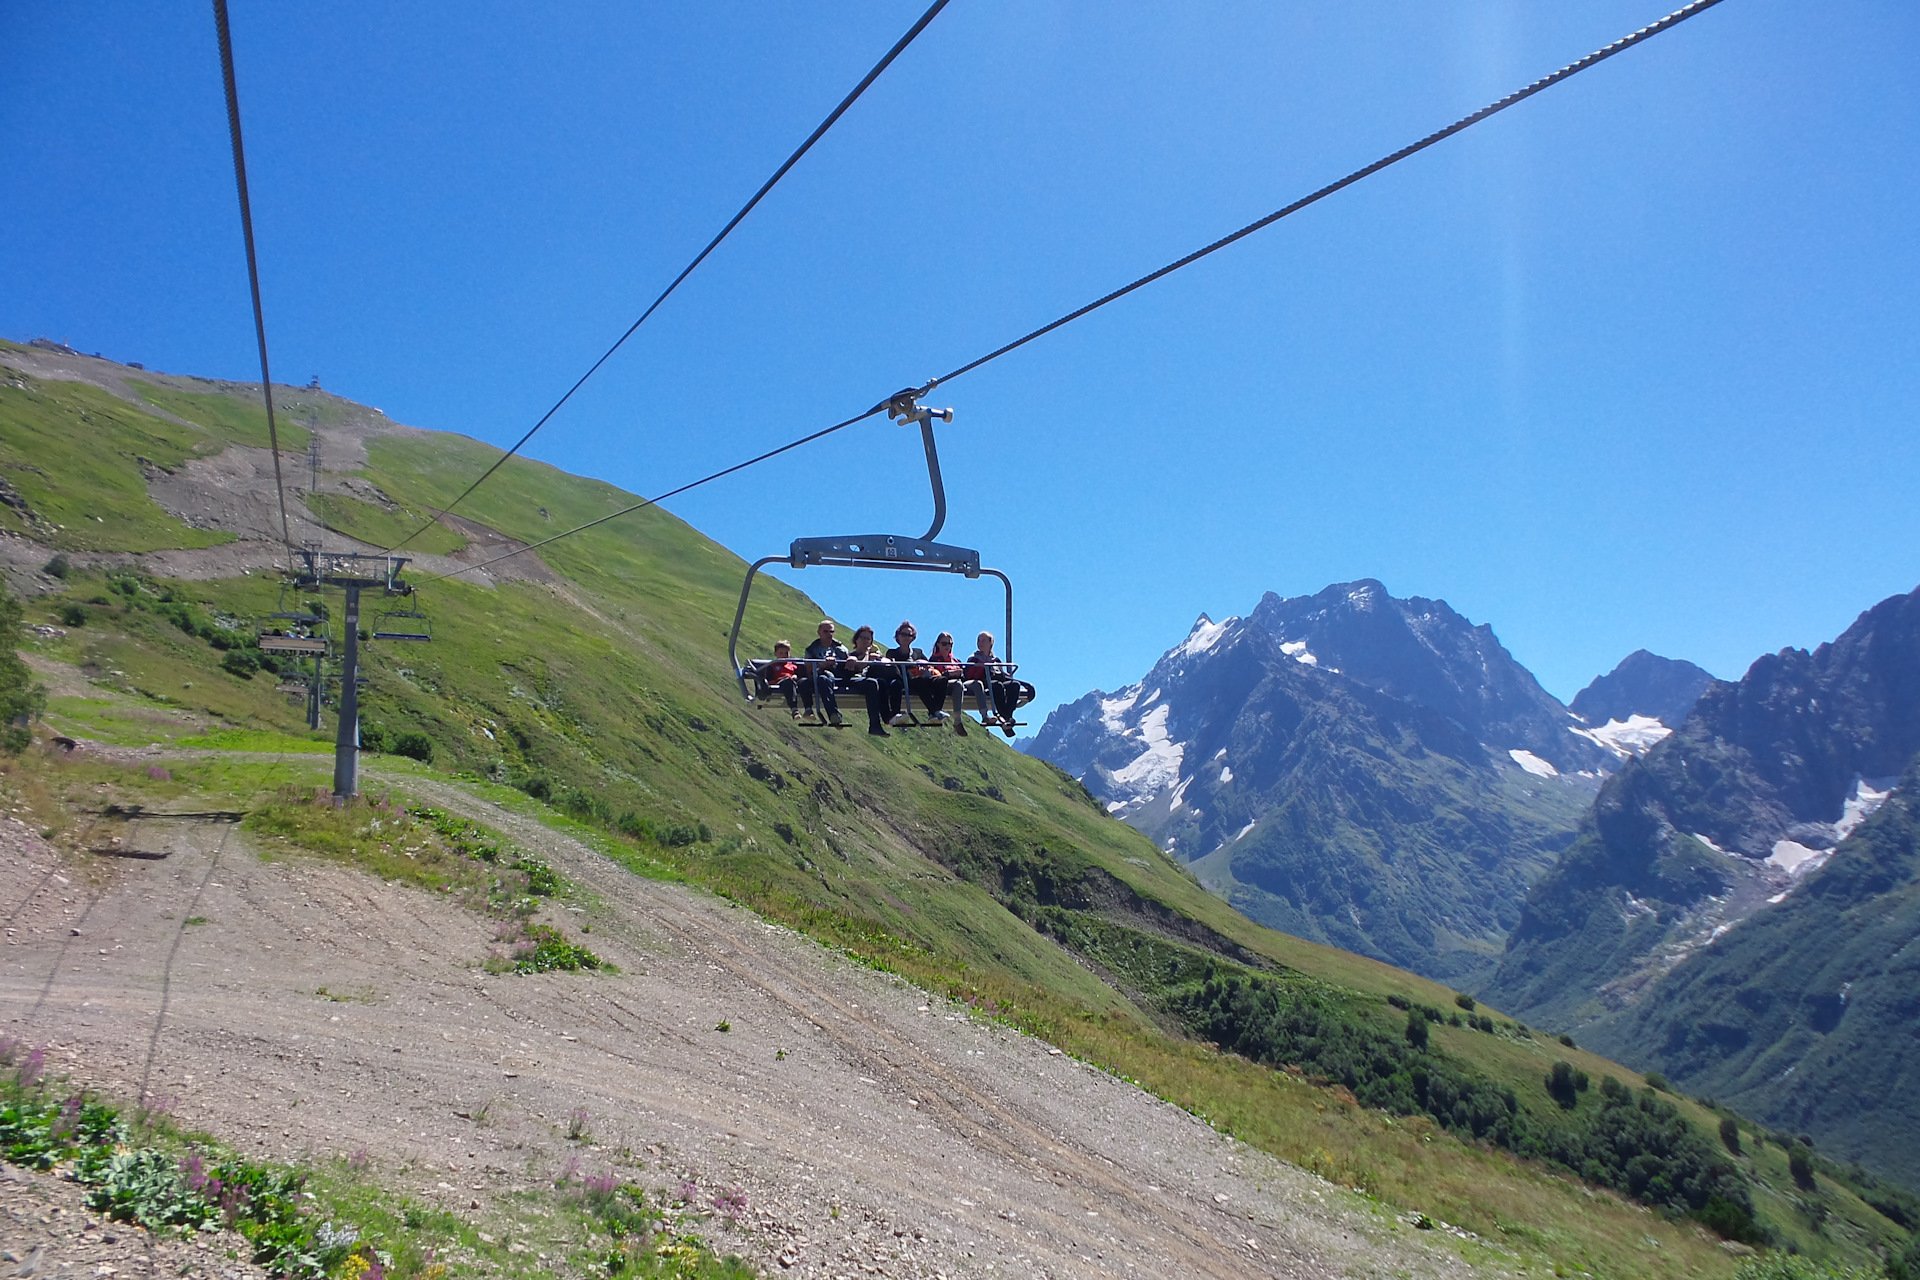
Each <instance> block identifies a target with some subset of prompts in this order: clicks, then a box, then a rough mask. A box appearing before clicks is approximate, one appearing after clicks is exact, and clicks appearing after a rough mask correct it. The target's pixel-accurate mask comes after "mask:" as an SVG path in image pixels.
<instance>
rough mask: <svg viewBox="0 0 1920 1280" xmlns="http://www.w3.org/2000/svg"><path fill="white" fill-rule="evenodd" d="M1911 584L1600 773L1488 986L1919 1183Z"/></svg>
mask: <svg viewBox="0 0 1920 1280" xmlns="http://www.w3.org/2000/svg"><path fill="white" fill-rule="evenodd" d="M1916 768H1920V591H1916V592H1914V593H1911V594H1908V595H1903V596H1895V597H1892V598H1890V599H1888V600H1885V601H1882V602H1881V603H1880V604H1878V605H1876V606H1874V607H1873V608H1871V609H1869V610H1867V611H1866V612H1865V613H1863V614H1861V615H1860V617H1859V619H1858V620H1857V621H1855V622H1854V624H1853V625H1852V626H1850V627H1849V628H1848V629H1847V630H1846V632H1845V633H1843V634H1842V635H1841V636H1839V637H1838V638H1837V639H1835V640H1834V641H1832V642H1831V643H1828V644H1823V645H1821V646H1819V647H1818V648H1817V649H1815V650H1813V651H1812V652H1808V651H1807V650H1804V649H1783V650H1781V651H1780V652H1778V653H1775V654H1770V655H1767V656H1765V657H1762V658H1761V659H1760V660H1759V661H1757V662H1755V663H1754V664H1753V667H1752V668H1751V669H1750V670H1749V671H1748V672H1747V674H1746V676H1745V677H1744V678H1742V679H1741V680H1740V681H1739V682H1737V683H1717V684H1714V685H1712V686H1711V687H1709V688H1708V689H1707V690H1706V692H1705V693H1704V694H1703V695H1702V696H1701V697H1700V699H1699V701H1698V703H1697V704H1696V705H1695V707H1694V709H1693V711H1692V713H1691V715H1690V716H1689V717H1688V718H1687V720H1686V721H1685V722H1684V723H1683V724H1682V725H1681V726H1680V728H1679V729H1678V730H1677V731H1676V732H1675V733H1673V734H1672V735H1671V736H1669V737H1668V738H1666V739H1665V740H1664V741H1662V742H1661V743H1659V744H1658V745H1657V746H1655V747H1654V748H1652V749H1651V750H1650V751H1648V752H1647V753H1646V754H1645V755H1644V756H1643V757H1640V758H1638V759H1636V760H1634V761H1632V762H1630V763H1628V764H1627V765H1625V766H1624V767H1623V768H1622V769H1621V770H1620V771H1619V772H1618V773H1617V774H1616V775H1615V776H1614V777H1612V778H1611V779H1609V780H1608V782H1607V783H1606V785H1605V786H1604V787H1603V788H1602V790H1601V792H1600V795H1599V797H1598V798H1597V800H1596V802H1595V804H1594V807H1593V810H1592V812H1591V813H1590V814H1589V815H1588V817H1587V818H1586V819H1585V821H1584V822H1583V824H1582V827H1581V831H1580V834H1579V837H1578V838H1577V839H1576V840H1575V841H1574V842H1573V844H1572V846H1571V847H1570V848H1569V849H1568V851H1567V853H1566V855H1565V856H1564V857H1563V858H1562V859H1561V860H1560V862H1559V864H1558V865H1557V866H1556V867H1555V868H1554V869H1553V870H1552V872H1551V873H1550V874H1549V875H1547V876H1546V877H1545V878H1543V879H1542V880H1541V882H1540V883H1539V884H1538V885H1536V886H1535V887H1534V890H1533V892H1532V893H1531V895H1530V896H1529V898H1528V900H1527V903H1526V908H1525V910H1524V912H1523V913H1522V918H1521V920H1520V923H1519V925H1518V926H1517V927H1516V928H1515V930H1514V931H1513V935H1512V938H1511V940H1510V942H1509V944H1508V952H1507V955H1506V956H1505V957H1504V958H1503V960H1502V962H1501V964H1500V967H1499V970H1498V972H1497V973H1496V974H1495V976H1494V978H1493V980H1492V981H1491V983H1490V984H1489V985H1488V988H1487V990H1486V992H1485V994H1486V995H1487V997H1488V998H1489V999H1491V1000H1494V1001H1497V1002H1498V1003H1500V1004H1501V1005H1503V1006H1504V1007H1507V1008H1510V1009H1513V1010H1515V1011H1516V1012H1519V1013H1520V1014H1522V1015H1523V1016H1525V1017H1528V1018H1532V1019H1536V1020H1538V1021H1541V1022H1543V1023H1546V1024H1548V1025H1554V1026H1565V1027H1569V1028H1574V1029H1578V1030H1579V1034H1580V1036H1581V1038H1582V1039H1583V1040H1587V1041H1591V1042H1592V1043H1595V1044H1597V1045H1600V1046H1603V1047H1605V1048H1607V1049H1610V1050H1612V1051H1613V1052H1615V1053H1616V1054H1618V1055H1619V1056H1621V1057H1623V1058H1625V1059H1626V1060H1628V1061H1632V1062H1635V1063H1637V1064H1639V1065H1642V1066H1645V1067H1647V1068H1649V1069H1652V1068H1656V1067H1657V1068H1658V1069H1660V1070H1661V1071H1663V1072H1665V1073H1667V1074H1669V1075H1670V1076H1671V1077H1672V1078H1673V1079H1675V1080H1676V1081H1678V1082H1681V1083H1683V1084H1685V1085H1686V1086H1687V1087H1689V1088H1695V1089H1699V1090H1701V1091H1703V1092H1710V1093H1712V1094H1713V1095H1714V1096H1715V1097H1718V1098H1724V1099H1727V1100H1729V1101H1731V1102H1734V1103H1735V1104H1736V1105H1739V1106H1741V1107H1742V1108H1744V1109H1748V1110H1751V1111H1752V1112H1753V1113H1754V1114H1757V1115H1759V1116H1761V1117H1763V1118H1765V1119H1767V1120H1768V1121H1769V1122H1770V1123H1774V1124H1777V1125H1779V1126H1781V1127H1783V1128H1791V1129H1793V1130H1794V1131H1795V1132H1805V1133H1808V1134H1811V1135H1813V1136H1815V1137H1817V1138H1818V1139H1819V1140H1820V1141H1821V1142H1822V1143H1823V1144H1827V1145H1831V1146H1833V1147H1835V1148H1837V1149H1838V1150H1839V1151H1841V1153H1842V1154H1844V1155H1846V1156H1847V1157H1848V1158H1857V1159H1862V1160H1865V1161H1867V1162H1869V1163H1871V1164H1873V1165H1874V1166H1876V1167H1879V1168H1882V1169H1889V1170H1893V1171H1895V1172H1897V1173H1898V1174H1899V1175H1900V1176H1902V1177H1905V1178H1907V1179H1909V1180H1913V1179H1916V1178H1920V1156H1916V1155H1915V1148H1914V1145H1913V1142H1912V1138H1913V1137H1914V1136H1915V1135H1916V1134H1920V1091H1916V1088H1915V1086H1916V1085H1920V1016H1917V1015H1920V825H1917V824H1916V820H1915V813H1914V787H1915V785H1916V772H1915V771H1916Z"/></svg>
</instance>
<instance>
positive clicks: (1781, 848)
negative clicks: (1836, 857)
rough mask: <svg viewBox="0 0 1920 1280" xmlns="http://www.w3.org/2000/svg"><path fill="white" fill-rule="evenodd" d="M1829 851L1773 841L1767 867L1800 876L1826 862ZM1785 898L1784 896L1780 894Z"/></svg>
mask: <svg viewBox="0 0 1920 1280" xmlns="http://www.w3.org/2000/svg"><path fill="white" fill-rule="evenodd" d="M1832 852H1833V850H1831V849H1809V848H1808V847H1807V846H1806V845H1804V844H1801V843H1800V842H1799V841H1797V840H1775V841H1774V842H1773V852H1772V853H1770V854H1768V855H1767V865H1768V866H1770V867H1776V868H1778V869H1779V870H1781V871H1784V872H1786V873H1787V874H1788V875H1790V876H1792V875H1802V874H1805V872H1808V871H1813V870H1815V869H1817V868H1818V867H1819V865H1820V864H1821V863H1823V862H1825V861H1826V860H1827V855H1828V854H1830V853H1832ZM1780 896H1781V897H1783V898H1784V897H1785V896H1786V895H1785V894H1781V895H1780Z"/></svg>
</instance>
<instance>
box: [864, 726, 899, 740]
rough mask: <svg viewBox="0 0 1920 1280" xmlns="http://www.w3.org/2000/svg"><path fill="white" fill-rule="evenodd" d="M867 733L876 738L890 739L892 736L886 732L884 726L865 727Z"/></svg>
mask: <svg viewBox="0 0 1920 1280" xmlns="http://www.w3.org/2000/svg"><path fill="white" fill-rule="evenodd" d="M867 732H868V733H870V734H872V735H873V736H874V737H876V738H891V737H892V736H893V735H892V734H890V733H888V732H887V730H886V726H884V725H877V724H870V725H868V726H867Z"/></svg>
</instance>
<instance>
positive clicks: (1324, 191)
mask: <svg viewBox="0 0 1920 1280" xmlns="http://www.w3.org/2000/svg"><path fill="white" fill-rule="evenodd" d="M1719 3H1720V0H1693V3H1691V4H1688V5H1686V6H1684V7H1683V8H1680V9H1676V10H1674V11H1673V12H1672V13H1670V14H1668V15H1667V16H1666V17H1664V18H1662V19H1660V20H1659V21H1658V22H1655V23H1653V24H1651V25H1649V26H1645V27H1642V28H1640V29H1639V30H1638V31H1635V32H1634V33H1632V34H1631V35H1627V36H1622V37H1621V38H1620V39H1618V40H1615V41H1614V42H1613V43H1612V44H1610V45H1607V46H1606V47H1604V48H1601V49H1596V50H1594V51H1593V52H1592V53H1590V54H1588V55H1587V56H1586V57H1584V58H1581V59H1580V60H1579V61H1577V62H1570V63H1568V64H1567V65H1566V66H1564V67H1561V68H1560V69H1559V70H1558V71H1555V72H1554V73H1553V74H1551V75H1547V76H1542V77H1541V78H1540V79H1538V80H1535V81H1534V82H1533V83H1532V84H1529V85H1527V86H1526V87H1525V88H1523V89H1516V90H1515V91H1514V92H1512V93H1510V94H1508V95H1507V96H1506V97H1504V98H1501V99H1500V100H1499V101H1497V102H1492V103H1489V104H1487V105H1486V106H1484V107H1482V108H1480V109H1479V110H1478V111H1476V112H1474V113H1473V114H1471V115H1466V116H1462V117H1460V119H1458V120H1456V121H1454V122H1453V123H1452V124H1450V125H1448V126H1447V127H1446V128H1444V129H1438V130H1435V131H1434V132H1432V133H1430V134H1428V135H1427V136H1426V137H1424V138H1422V139H1420V140H1419V141H1418V142H1415V143H1412V144H1410V145H1408V146H1405V147H1402V148H1400V150H1398V151H1395V152H1394V153H1393V154H1391V155H1387V156H1382V157H1381V158H1380V159H1378V160H1375V161H1374V162H1373V163H1372V164H1370V165H1367V166H1365V167H1364V168H1360V169H1355V170H1354V171H1353V172H1352V173H1349V174H1348V175H1347V176H1346V177H1344V178H1341V179H1339V180H1337V181H1334V182H1329V183H1328V184H1327V185H1326V186H1324V187H1321V188H1320V189H1319V190H1318V191H1315V192H1313V193H1312V194H1310V195H1306V196H1302V197H1301V198H1300V199H1298V200H1295V201H1294V202H1293V203H1292V204H1290V205H1287V206H1285V207H1284V208H1280V209H1275V210H1274V211H1273V212H1272V213H1270V214H1268V215H1267V216H1266V217H1264V218H1261V219H1259V220H1258V221H1255V222H1249V223H1248V224H1247V225H1246V226H1244V227H1241V228H1240V229H1239V230H1238V231H1235V232H1233V233H1232V234H1230V235H1225V236H1222V237H1221V238H1220V239H1218V240H1215V241H1214V242H1213V243H1212V244H1210V245H1207V246H1206V247H1204V248H1201V249H1196V250H1195V251H1194V252H1192V253H1190V254H1188V255H1187V256H1186V257H1184V258H1177V259H1175V260H1174V261H1172V262H1169V263H1168V264H1167V265H1166V266H1164V267H1161V268H1160V269H1159V270H1157V271H1151V272H1149V273H1147V274H1146V275H1144V276H1141V277H1140V278H1139V279H1138V280H1135V281H1133V283H1131V284H1127V285H1122V286H1121V287H1120V288H1118V289H1115V290H1114V291H1113V292H1112V293H1109V294H1106V295H1105V296H1103V297H1100V298H1096V299H1094V300H1093V301H1092V302H1089V303H1088V304H1087V305H1085V306H1084V307H1080V308H1078V309H1077V310H1074V311H1069V312H1068V313H1067V314H1065V315H1063V316H1061V317H1060V318H1059V319H1057V320H1053V321H1051V322H1049V323H1047V324H1043V325H1041V326H1040V327H1039V328H1038V329H1035V330H1033V331H1032V332H1031V333H1028V334H1025V335H1024V336H1022V337H1019V338H1016V339H1014V340H1013V341H1012V342H1009V343H1007V344H1006V345H1005V346H1003V347H996V348H995V349H994V350H992V351H989V352H987V354H985V355H983V356H980V357H979V358H977V359H974V360H969V361H968V362H967V363H965V364H963V365H961V366H960V367H959V368H958V369H955V370H954V371H953V372H951V373H948V374H945V375H944V376H942V377H940V378H938V379H936V380H935V381H937V382H942V383H946V382H951V381H953V380H954V379H955V378H957V377H959V376H960V375H961V374H964V373H971V372H973V371H974V370H975V369H978V368H979V367H980V366H981V365H983V364H987V363H989V362H990V361H994V360H998V359H999V358H1000V357H1001V356H1004V355H1006V354H1008V353H1009V352H1012V351H1017V350H1018V349H1020V348H1021V347H1024V346H1026V345H1027V344H1028V343H1029V342H1032V341H1033V340H1034V339H1036V338H1041V337H1044V336H1046V335H1047V334H1049V333H1052V332H1053V331H1054V330H1055V329H1058V328H1061V327H1062V326H1064V325H1068V324H1071V323H1073V322H1074V321H1075V320H1078V319H1079V318H1080V317H1082V316H1084V315H1087V314H1089V313H1091V312H1094V311H1098V310H1099V309H1100V308H1101V307H1104V306H1106V305H1107V304H1108V303H1109V302H1116V301H1118V300H1119V299H1121V298H1124V297H1126V296H1127V295H1128V294H1130V293H1132V292H1134V291H1135V290H1137V289H1143V288H1145V287H1146V286H1147V285H1150V284H1152V283H1153V282H1154V281H1156V280H1160V279H1163V278H1165V277H1167V276H1170V275H1172V274H1173V273H1174V272H1176V271H1178V270H1180V269H1181V268H1182V267H1187V266H1191V265H1193V264H1194V263H1196V262H1198V261H1200V259H1202V258H1204V257H1206V256H1207V255H1209V254H1212V253H1215V252H1218V251H1219V250H1221V249H1224V248H1226V247H1227V246H1228V245H1230V244H1233V243H1234V242H1236V241H1238V240H1243V239H1245V238H1246V237H1247V236H1250V235H1252V234H1253V233H1254V232H1256V231H1260V230H1263V229H1264V228H1266V227H1270V226H1272V225H1273V224H1274V223H1276V222H1278V221H1280V220H1281V219H1282V218H1285V217H1288V216H1289V215H1291V214H1295V213H1298V212H1300V210H1302V209H1305V208H1306V207H1307V206H1309V205H1312V204H1317V203H1319V202H1320V201H1321V200H1324V199H1326V198H1327V197H1328V196H1330V195H1332V194H1334V193H1335V192H1336V191H1341V190H1343V189H1345V188H1347V187H1350V186H1352V185H1353V184H1354V183H1356V182H1359V181H1360V180H1361V179H1362V178H1367V177H1371V176H1372V175H1374V174H1376V173H1378V172H1380V171H1381V170H1382V169H1385V168H1388V167H1389V166H1391V165H1395V164H1398V163H1399V162H1400V161H1402V160H1405V159H1407V158H1408V157H1409V156H1412V155H1416V154H1418V153H1419V152H1422V151H1425V150H1426V149H1427V148H1428V147H1431V146H1433V145H1434V144H1435V143H1437V142H1442V141H1445V140H1446V139H1448V138H1451V137H1452V136H1453V135H1454V134H1456V133H1459V132H1461V131H1462V130H1464V129H1467V128H1470V127H1471V126H1473V125H1476V124H1479V123H1480V122H1481V121H1482V120H1485V119H1487V118H1488V117H1489V116H1493V115H1497V114H1498V113H1500V112H1502V111H1505V110H1506V109H1507V108H1508V107H1511V106H1513V105H1514V104H1515V103H1518V102H1523V101H1525V100H1526V99H1528V98H1531V97H1532V96H1533V95H1534V94H1536V93H1539V92H1541V91H1542V90H1544V89H1550V88H1552V87H1553V86H1554V85H1556V84H1559V83H1560V82H1561V81H1563V80H1567V79H1570V78H1571V77H1573V76H1576V75H1578V74H1580V73H1581V72H1582V71H1585V70H1586V69H1587V68H1589V67H1592V66H1594V65H1596V64H1598V63H1601V62H1604V61H1606V60H1607V59H1608V58H1611V57H1612V56H1613V55H1614V54H1616V53H1623V52H1625V51H1626V50H1628V49H1630V48H1632V47H1633V46H1634V45H1637V44H1640V43H1642V42H1643V41H1646V40H1650V39H1652V38H1653V37H1654V36H1657V35H1659V34H1660V33H1661V32H1662V31H1667V30H1670V29H1672V28H1673V27H1676V26H1678V25H1679V24H1680V23H1682V22H1685V21H1686V20H1687V19H1688V18H1691V17H1694V16H1695V15H1697V14H1699V13H1702V12H1704V11H1705V10H1707V9H1711V8H1712V7H1713V6H1714V5H1716V4H1719Z"/></svg>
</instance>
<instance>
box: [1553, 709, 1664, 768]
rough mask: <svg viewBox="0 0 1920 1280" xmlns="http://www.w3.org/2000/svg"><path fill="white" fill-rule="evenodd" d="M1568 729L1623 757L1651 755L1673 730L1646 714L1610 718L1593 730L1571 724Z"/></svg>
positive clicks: (1623, 758)
mask: <svg viewBox="0 0 1920 1280" xmlns="http://www.w3.org/2000/svg"><path fill="white" fill-rule="evenodd" d="M1568 728H1569V730H1570V731H1571V732H1573V733H1577V734H1579V735H1580V736H1581V737H1583V738H1587V739H1590V740H1591V741H1594V742H1597V743H1599V744H1600V745H1601V746H1603V747H1605V748H1606V749H1607V750H1609V751H1611V752H1613V754H1615V755H1616V756H1619V757H1620V758H1621V759H1622V760H1626V759H1630V758H1631V757H1633V756H1643V755H1645V754H1647V752H1649V751H1651V750H1653V747H1654V744H1656V743H1658V742H1659V741H1660V740H1661V739H1662V738H1665V737H1666V736H1667V735H1668V734H1670V733H1672V732H1673V730H1671V729H1669V728H1667V726H1666V725H1664V724H1662V723H1660V721H1658V720H1656V719H1654V718H1653V717H1652V716H1643V715H1631V716H1628V717H1627V718H1626V719H1625V720H1609V721H1607V722H1606V723H1605V724H1603V725H1600V726H1599V727H1598V728H1593V729H1586V728H1581V727H1580V726H1578V725H1569V726H1568Z"/></svg>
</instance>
